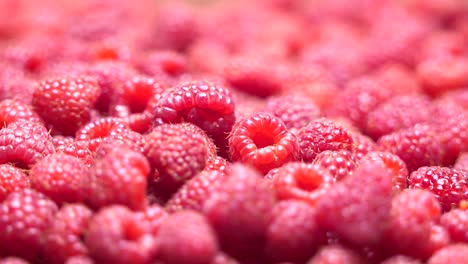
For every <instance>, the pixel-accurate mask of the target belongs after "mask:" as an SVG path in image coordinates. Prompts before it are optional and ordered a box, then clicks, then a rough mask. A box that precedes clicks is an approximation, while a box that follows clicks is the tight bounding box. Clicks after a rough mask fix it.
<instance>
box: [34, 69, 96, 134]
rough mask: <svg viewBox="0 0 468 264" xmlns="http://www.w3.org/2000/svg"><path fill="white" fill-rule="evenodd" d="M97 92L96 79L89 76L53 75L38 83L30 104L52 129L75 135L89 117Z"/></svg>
mask: <svg viewBox="0 0 468 264" xmlns="http://www.w3.org/2000/svg"><path fill="white" fill-rule="evenodd" d="M99 93H100V87H99V85H98V83H97V82H96V80H94V79H92V78H89V77H70V76H68V77H62V78H52V79H48V80H45V81H43V82H41V83H40V84H39V85H38V87H37V89H36V90H35V91H34V95H33V100H32V105H33V107H34V109H35V110H36V112H37V113H38V114H39V115H40V116H41V118H42V119H43V120H44V121H45V123H46V124H47V125H48V126H51V128H52V129H53V130H54V131H55V132H59V133H62V134H63V135H74V134H75V132H76V131H77V130H78V129H79V128H80V127H81V126H82V125H84V124H86V123H87V122H88V121H89V120H90V117H91V116H90V111H91V109H92V108H93V107H94V104H95V103H96V100H97V98H98V96H99Z"/></svg>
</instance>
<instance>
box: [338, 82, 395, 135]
mask: <svg viewBox="0 0 468 264" xmlns="http://www.w3.org/2000/svg"><path fill="white" fill-rule="evenodd" d="M391 95H392V93H391V91H389V90H388V89H382V85H381V84H380V83H379V81H378V80H376V78H372V77H370V76H367V77H361V78H358V79H354V80H352V81H350V82H348V84H347V85H346V87H345V88H344V89H343V90H342V91H341V92H340V93H339V94H338V95H337V97H338V98H337V102H336V104H335V108H333V109H331V110H330V111H331V112H332V114H334V115H339V116H344V117H346V118H349V120H351V121H352V122H353V123H354V124H355V125H356V126H357V127H359V128H360V129H364V128H365V127H366V123H367V115H368V114H369V113H370V112H371V111H372V110H374V109H375V108H376V107H377V106H378V105H379V104H380V103H382V102H384V101H385V100H387V99H389V98H390V97H391Z"/></svg>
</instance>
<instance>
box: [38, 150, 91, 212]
mask: <svg viewBox="0 0 468 264" xmlns="http://www.w3.org/2000/svg"><path fill="white" fill-rule="evenodd" d="M87 173H88V168H87V166H86V165H85V164H84V162H83V161H81V160H80V159H79V158H77V157H73V156H69V155H66V154H62V153H54V154H51V155H49V156H47V157H45V158H43V159H42V160H40V161H39V162H37V163H36V164H34V166H33V167H32V168H31V170H30V172H29V179H30V180H31V187H32V188H33V189H36V190H37V191H40V192H41V193H43V194H45V195H47V196H48V197H49V198H50V199H52V200H54V201H55V202H56V203H57V204H59V205H60V204H63V203H79V202H83V201H84V199H85V197H86V187H87V185H88V181H87Z"/></svg>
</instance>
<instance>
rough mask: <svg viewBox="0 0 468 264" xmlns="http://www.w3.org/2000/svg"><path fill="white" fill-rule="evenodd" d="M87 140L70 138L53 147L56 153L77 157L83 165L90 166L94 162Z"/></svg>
mask: <svg viewBox="0 0 468 264" xmlns="http://www.w3.org/2000/svg"><path fill="white" fill-rule="evenodd" d="M88 147H89V142H87V141H83V140H81V141H80V140H77V141H75V140H73V139H72V140H71V141H70V142H64V144H60V145H58V146H56V147H55V151H56V152H57V153H63V154H66V155H69V156H73V157H76V158H79V159H80V160H81V161H82V162H84V164H85V165H87V166H90V165H91V164H92V163H93V162H94V152H92V151H91V150H89V148H88Z"/></svg>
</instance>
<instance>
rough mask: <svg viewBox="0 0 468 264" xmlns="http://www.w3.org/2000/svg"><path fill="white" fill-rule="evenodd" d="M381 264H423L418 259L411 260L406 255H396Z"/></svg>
mask: <svg viewBox="0 0 468 264" xmlns="http://www.w3.org/2000/svg"><path fill="white" fill-rule="evenodd" d="M380 264H422V262H421V261H420V260H418V259H414V258H410V257H407V256H404V255H395V256H393V257H390V258H388V259H386V260H385V261H383V262H382V263H380Z"/></svg>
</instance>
